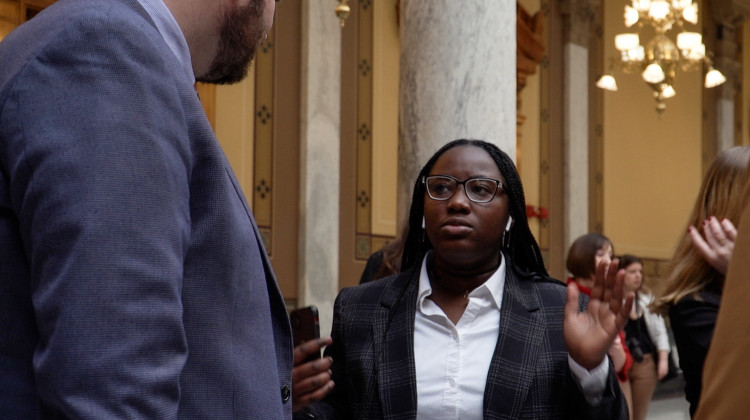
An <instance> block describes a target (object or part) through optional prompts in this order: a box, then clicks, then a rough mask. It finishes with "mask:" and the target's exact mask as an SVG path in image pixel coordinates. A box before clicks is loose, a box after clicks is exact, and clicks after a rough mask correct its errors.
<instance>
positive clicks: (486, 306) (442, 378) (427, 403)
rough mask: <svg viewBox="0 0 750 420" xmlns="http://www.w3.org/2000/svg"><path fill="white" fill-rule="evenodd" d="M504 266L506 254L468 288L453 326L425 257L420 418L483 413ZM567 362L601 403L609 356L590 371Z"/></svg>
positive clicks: (418, 357) (418, 349) (418, 333)
mask: <svg viewBox="0 0 750 420" xmlns="http://www.w3.org/2000/svg"><path fill="white" fill-rule="evenodd" d="M505 270H506V266H505V259H504V258H503V261H501V263H500V266H499V267H498V269H497V270H496V271H495V272H494V273H493V274H492V275H491V276H490V278H489V279H487V281H486V282H484V284H482V285H481V286H479V287H477V288H476V289H474V290H472V291H471V293H469V295H468V298H469V304H468V306H467V307H466V310H465V311H464V313H463V315H462V316H461V319H459V321H458V323H457V324H455V325H454V324H453V322H451V321H450V320H449V319H448V317H447V316H446V315H445V313H444V312H443V310H442V309H440V307H438V306H437V304H435V302H433V301H432V300H431V299H428V298H427V297H428V296H430V295H431V294H432V286H431V285H430V280H429V277H428V274H427V257H425V259H424V260H423V261H422V269H421V272H420V275H419V292H418V297H417V313H416V317H415V322H414V363H415V367H416V372H417V419H418V420H441V419H445V420H448V419H450V420H457V419H463V420H469V419H482V418H483V414H482V411H483V404H484V388H485V384H486V383H487V372H488V371H489V367H490V362H491V361H492V355H493V354H494V352H495V346H496V344H497V338H498V336H499V334H500V307H501V304H502V301H503V289H504V287H505ZM561 322H562V320H561ZM568 362H569V365H570V366H571V369H572V370H573V376H574V377H575V378H576V379H577V380H578V382H579V385H580V386H581V388H582V389H583V392H584V396H585V397H586V399H587V400H588V401H589V403H591V404H595V403H596V402H598V400H599V399H600V398H601V393H602V391H603V390H604V388H605V387H606V380H607V375H608V374H609V363H608V361H607V359H606V358H605V360H604V362H603V363H602V364H601V365H600V366H599V367H597V368H596V369H594V370H592V371H591V372H589V371H588V370H586V369H585V368H583V367H582V366H580V365H579V364H578V363H576V362H575V361H574V360H573V359H572V358H570V356H568Z"/></svg>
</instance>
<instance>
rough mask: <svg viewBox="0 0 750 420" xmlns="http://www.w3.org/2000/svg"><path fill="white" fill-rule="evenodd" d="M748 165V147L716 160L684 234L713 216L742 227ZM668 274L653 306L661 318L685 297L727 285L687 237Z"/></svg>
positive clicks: (675, 255)
mask: <svg viewBox="0 0 750 420" xmlns="http://www.w3.org/2000/svg"><path fill="white" fill-rule="evenodd" d="M748 162H750V147H748V146H737V147H732V148H730V149H727V150H725V151H723V152H722V153H720V154H719V155H718V156H717V157H716V159H715V160H714V162H713V163H712V164H711V166H710V167H709V168H708V171H707V172H706V174H705V176H704V177H703V182H702V184H701V187H700V191H699V193H698V198H697V199H696V200H695V205H694V206H693V211H692V213H691V214H690V218H689V219H688V224H687V226H686V227H685V231H687V227H688V226H694V227H695V228H696V229H699V228H700V227H701V226H702V224H703V221H704V220H706V219H708V218H709V217H711V216H714V217H716V218H717V219H719V220H722V219H729V220H730V221H731V222H732V223H733V224H734V225H735V226H737V225H738V224H739V218H740V214H741V212H742V208H743V206H742V200H743V194H742V192H743V190H744V185H745V181H746V179H747V167H748ZM667 273H668V274H667V277H666V280H665V281H664V282H663V283H662V285H661V287H660V292H659V296H658V297H657V298H656V300H655V301H654V303H653V304H652V305H651V306H652V310H653V311H654V312H657V313H661V314H662V315H666V314H667V313H668V312H669V307H670V306H672V305H674V304H676V303H677V302H679V301H680V300H682V299H683V298H684V297H686V296H688V295H693V294H696V293H699V292H701V291H703V290H704V289H705V288H706V286H708V285H709V284H711V283H713V282H718V283H719V284H721V283H723V281H724V275H723V274H721V273H719V272H718V271H716V270H715V269H714V268H713V267H711V266H710V265H709V264H708V262H706V260H705V259H704V258H703V257H702V256H701V255H700V254H699V253H698V252H697V251H696V249H695V248H694V247H693V244H692V242H691V241H690V236H689V235H684V236H683V237H682V239H681V240H680V241H679V243H678V244H677V249H676V250H675V253H674V256H673V257H672V260H671V261H670V263H669V268H668V269H667Z"/></svg>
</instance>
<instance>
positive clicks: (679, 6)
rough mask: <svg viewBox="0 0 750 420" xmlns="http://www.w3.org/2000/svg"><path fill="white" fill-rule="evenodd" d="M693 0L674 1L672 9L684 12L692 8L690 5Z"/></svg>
mask: <svg viewBox="0 0 750 420" xmlns="http://www.w3.org/2000/svg"><path fill="white" fill-rule="evenodd" d="M692 2H693V0H672V8H673V9H677V10H682V9H684V8H686V7H688V6H690V3H692Z"/></svg>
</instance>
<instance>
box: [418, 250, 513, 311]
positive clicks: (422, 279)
mask: <svg viewBox="0 0 750 420" xmlns="http://www.w3.org/2000/svg"><path fill="white" fill-rule="evenodd" d="M431 254H432V251H428V252H427V255H425V257H424V259H423V260H422V268H421V270H420V272H419V292H418V293H417V296H418V297H417V306H418V307H422V303H423V302H424V300H425V299H426V298H427V296H430V295H431V294H432V286H431V285H430V278H429V276H428V274H427V259H428V258H432V255H431ZM505 270H506V266H505V256H504V255H503V254H500V266H499V267H497V270H495V272H494V273H492V275H491V276H490V278H488V279H487V281H485V282H484V283H482V284H481V285H480V286H479V287H477V288H476V289H474V290H472V291H471V292H470V293H469V298H472V297H477V298H480V299H482V298H486V299H489V300H491V301H493V302H494V303H495V306H496V307H497V308H498V309H500V306H501V304H502V302H503V289H504V288H505Z"/></svg>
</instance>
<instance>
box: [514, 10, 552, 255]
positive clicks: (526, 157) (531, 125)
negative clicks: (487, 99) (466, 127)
mask: <svg viewBox="0 0 750 420" xmlns="http://www.w3.org/2000/svg"><path fill="white" fill-rule="evenodd" d="M519 3H520V4H521V5H522V6H523V7H524V8H526V11H527V12H529V14H530V15H534V13H536V12H537V11H539V9H540V8H541V1H540V0H519ZM545 30H546V28H545ZM539 89H540V78H539V70H538V69H537V72H536V73H535V74H533V75H530V76H528V77H527V79H526V87H525V88H524V89H523V90H522V91H521V94H520V96H521V98H520V99H521V111H520V113H521V115H523V116H525V117H526V121H524V124H523V126H522V127H521V139H520V141H519V144H518V150H517V154H516V156H517V158H516V165H518V169H519V173H520V175H521V182H522V183H523V189H524V193H526V204H527V205H531V206H539V203H540V195H541V191H540V183H539V182H540V180H539V173H540V169H539V165H540V160H541V159H540V150H539V141H540V132H539V108H540V106H541V105H540V97H541V96H540V91H539ZM529 227H530V228H531V233H533V234H534V236H535V237H536V238H537V240H538V239H539V219H538V218H535V217H532V218H530V219H529Z"/></svg>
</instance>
